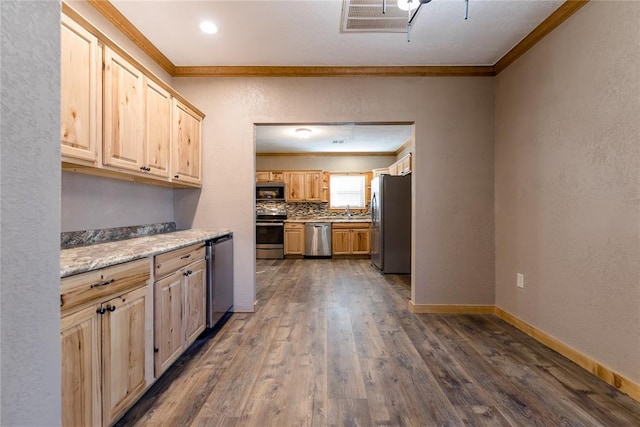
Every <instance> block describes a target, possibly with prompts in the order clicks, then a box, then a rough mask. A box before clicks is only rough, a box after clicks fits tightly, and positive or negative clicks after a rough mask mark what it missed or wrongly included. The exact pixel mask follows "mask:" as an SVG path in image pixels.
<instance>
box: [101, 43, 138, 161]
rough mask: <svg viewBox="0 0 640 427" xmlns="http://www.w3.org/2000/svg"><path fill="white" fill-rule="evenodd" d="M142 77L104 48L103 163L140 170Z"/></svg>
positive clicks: (124, 61) (123, 60)
mask: <svg viewBox="0 0 640 427" xmlns="http://www.w3.org/2000/svg"><path fill="white" fill-rule="evenodd" d="M144 91H145V77H144V75H143V74H142V72H141V71H140V70H138V69H137V68H136V67H134V66H133V65H131V64H130V63H129V62H127V61H126V60H125V59H124V58H122V57H121V56H120V55H118V54H117V53H115V52H113V51H112V50H111V49H109V48H105V70H104V147H103V153H104V164H105V165H108V166H113V167H118V168H122V169H127V170H132V171H136V172H140V171H141V169H140V168H141V167H142V166H143V164H142V163H143V158H144V147H143V145H144V131H145V124H144V123H145V112H144V110H145V104H144Z"/></svg>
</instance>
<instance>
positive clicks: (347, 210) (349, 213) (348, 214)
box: [344, 205, 351, 218]
mask: <svg viewBox="0 0 640 427" xmlns="http://www.w3.org/2000/svg"><path fill="white" fill-rule="evenodd" d="M344 212H345V213H346V214H347V217H348V218H351V209H349V205H347V208H346V209H345V210H344Z"/></svg>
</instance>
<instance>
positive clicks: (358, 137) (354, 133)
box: [256, 123, 413, 153]
mask: <svg viewBox="0 0 640 427" xmlns="http://www.w3.org/2000/svg"><path fill="white" fill-rule="evenodd" d="M299 128H306V129H310V130H311V135H309V137H308V138H306V139H303V138H301V137H300V136H299V135H298V134H296V132H295V130H296V129H299ZM412 136H413V126H411V125H388V124H385V125H376V124H354V123H345V124H330V125H324V124H320V125H319V124H311V125H308V124H305V125H258V126H256V153H299V152H305V153H358V152H382V153H394V152H395V151H396V150H398V149H399V148H400V147H401V146H402V145H403V144H404V143H405V142H407V141H408V140H410V139H411V138H412Z"/></svg>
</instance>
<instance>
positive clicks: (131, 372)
mask: <svg viewBox="0 0 640 427" xmlns="http://www.w3.org/2000/svg"><path fill="white" fill-rule="evenodd" d="M150 289H151V288H150V287H149V286H144V287H142V288H140V289H137V290H135V291H131V292H129V293H126V294H124V295H122V296H120V297H117V298H113V299H111V300H109V301H107V302H106V303H103V304H102V305H101V308H103V309H105V310H106V311H105V312H104V314H103V315H102V358H103V361H102V366H103V371H102V373H103V375H102V378H103V383H102V413H103V423H104V425H109V424H110V423H111V422H112V421H113V420H114V419H115V418H116V417H118V416H119V415H120V414H122V413H123V412H124V411H125V410H126V409H127V408H128V407H129V405H130V404H131V403H132V402H133V401H134V400H135V399H137V398H138V396H140V394H142V393H143V392H144V390H145V388H146V385H147V381H146V370H145V368H146V356H147V351H146V349H147V343H149V342H151V339H150V337H148V336H147V330H148V331H151V328H150V327H149V328H147V324H148V323H147V322H148V320H147V314H148V313H149V312H150V310H148V308H147V305H149V304H150V303H151V301H150V292H149V290H150Z"/></svg>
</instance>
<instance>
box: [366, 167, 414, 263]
mask: <svg viewBox="0 0 640 427" xmlns="http://www.w3.org/2000/svg"><path fill="white" fill-rule="evenodd" d="M371 263H372V264H373V265H374V266H375V267H376V268H378V269H379V270H380V272H382V273H385V274H387V273H393V274H410V273H411V175H405V176H392V175H380V176H378V177H376V178H374V179H373V180H372V181H371Z"/></svg>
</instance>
